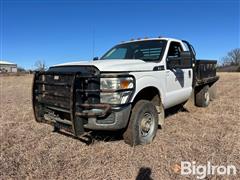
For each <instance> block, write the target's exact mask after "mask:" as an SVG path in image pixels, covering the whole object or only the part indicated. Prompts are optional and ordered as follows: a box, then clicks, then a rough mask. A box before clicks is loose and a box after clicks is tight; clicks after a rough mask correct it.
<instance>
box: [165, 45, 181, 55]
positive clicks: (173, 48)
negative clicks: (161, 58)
mask: <svg viewBox="0 0 240 180" xmlns="http://www.w3.org/2000/svg"><path fill="white" fill-rule="evenodd" d="M182 51H183V49H182V46H181V44H180V43H178V42H171V44H170V47H169V50H168V57H180V53H181V52H182Z"/></svg>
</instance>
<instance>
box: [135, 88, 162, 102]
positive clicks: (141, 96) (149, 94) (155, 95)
mask: <svg viewBox="0 0 240 180" xmlns="http://www.w3.org/2000/svg"><path fill="white" fill-rule="evenodd" d="M139 100H148V101H151V102H152V103H153V104H154V105H155V106H159V105H160V102H161V96H160V93H159V90H158V89H157V88H156V87H153V86H150V87H146V88H144V89H142V90H141V91H139V92H138V94H137V95H136V97H135V98H134V100H133V106H134V105H135V104H136V103H137V102H138V101H139Z"/></svg>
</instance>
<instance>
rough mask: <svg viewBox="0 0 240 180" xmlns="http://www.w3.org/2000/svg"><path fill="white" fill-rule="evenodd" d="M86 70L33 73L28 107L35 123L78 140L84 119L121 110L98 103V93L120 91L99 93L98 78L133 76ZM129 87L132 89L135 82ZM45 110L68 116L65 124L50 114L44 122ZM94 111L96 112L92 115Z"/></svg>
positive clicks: (91, 69) (61, 119)
mask: <svg viewBox="0 0 240 180" xmlns="http://www.w3.org/2000/svg"><path fill="white" fill-rule="evenodd" d="M87 68H88V69H89V71H88V73H82V72H54V71H45V72H35V74H34V80H33V88H32V103H33V110H34V115H35V119H36V121H37V122H42V123H47V124H51V125H54V126H58V127H60V128H62V129H65V130H67V131H70V132H73V133H74V135H76V136H78V135H80V134H82V133H83V132H84V128H83V124H84V120H85V119H86V118H91V117H95V118H97V117H104V116H106V115H107V114H109V113H110V112H111V110H112V108H113V107H115V106H121V105H111V104H106V103H100V93H101V92H103V93H104V92H105V93H114V92H121V91H122V90H114V89H113V90H100V78H103V77H104V78H116V77H133V76H131V75H129V74H118V75H113V74H109V75H101V74H100V73H99V71H98V70H97V69H96V68H94V67H87ZM85 70H86V67H85ZM89 72H90V73H89ZM133 79H134V77H133ZM133 83H134V87H135V80H134V82H133ZM124 91H132V92H133V91H134V88H129V89H125V90H124ZM132 94H133V93H132ZM130 98H131V95H130V96H129V99H130ZM129 99H128V100H129ZM49 109H50V110H54V111H58V112H61V113H65V114H67V115H69V118H68V119H67V120H66V119H64V118H59V117H56V116H55V115H51V114H48V118H46V114H47V113H48V110H49ZM94 109H95V110H97V111H94ZM71 126H72V127H71Z"/></svg>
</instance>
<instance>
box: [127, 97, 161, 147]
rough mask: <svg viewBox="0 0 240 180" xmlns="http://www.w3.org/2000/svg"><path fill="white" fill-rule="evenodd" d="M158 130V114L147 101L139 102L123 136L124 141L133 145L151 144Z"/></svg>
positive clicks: (133, 110)
mask: <svg viewBox="0 0 240 180" xmlns="http://www.w3.org/2000/svg"><path fill="white" fill-rule="evenodd" d="M157 129H158V112H157V109H156V107H155V106H154V105H153V104H152V103H151V102H150V101H147V100H140V101H138V102H137V103H136V104H135V106H134V107H133V109H132V113H131V116H130V120H129V124H128V127H127V129H126V131H125V132H124V134H123V138H124V141H125V142H126V143H127V144H129V145H131V146H134V145H138V144H149V143H151V142H152V141H153V139H154V137H155V136H156V132H157Z"/></svg>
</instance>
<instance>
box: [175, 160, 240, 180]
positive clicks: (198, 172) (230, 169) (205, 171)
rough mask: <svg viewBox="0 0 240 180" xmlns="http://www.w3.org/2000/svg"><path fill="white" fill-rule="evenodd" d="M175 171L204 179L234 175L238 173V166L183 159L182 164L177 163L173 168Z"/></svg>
mask: <svg viewBox="0 0 240 180" xmlns="http://www.w3.org/2000/svg"><path fill="white" fill-rule="evenodd" d="M173 170H174V172H175V173H180V174H181V175H183V176H189V175H193V176H195V177H196V178H197V179H204V178H206V177H207V176H212V175H217V176H223V177H224V176H234V175H236V174H237V168H236V166H234V165H232V164H228V165H212V164H211V162H209V161H208V162H207V164H204V165H203V164H197V163H196V161H192V162H189V161H181V166H179V165H175V166H174V168H173Z"/></svg>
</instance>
